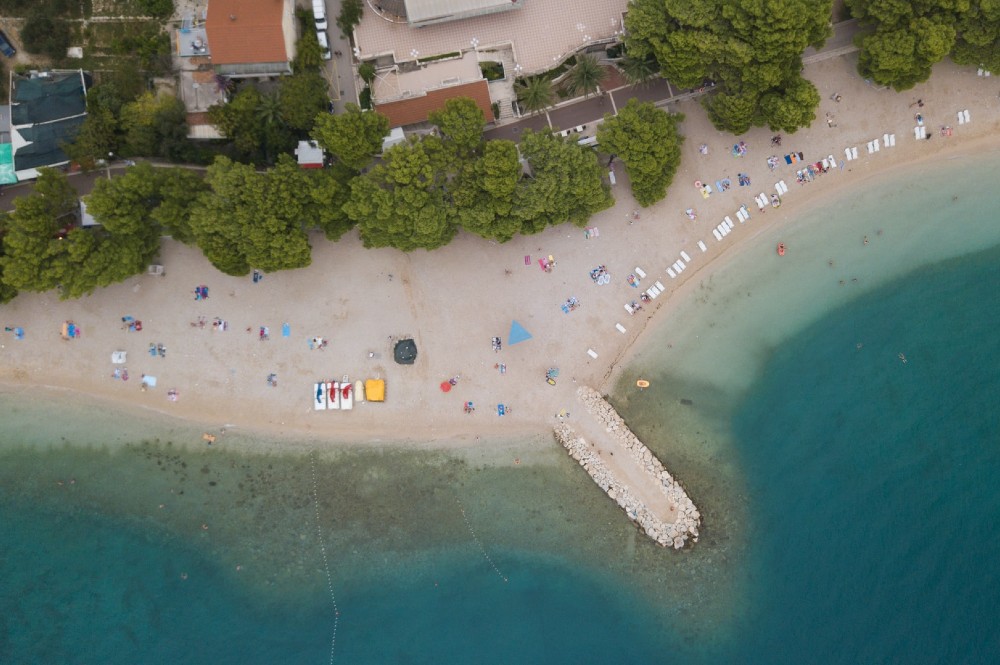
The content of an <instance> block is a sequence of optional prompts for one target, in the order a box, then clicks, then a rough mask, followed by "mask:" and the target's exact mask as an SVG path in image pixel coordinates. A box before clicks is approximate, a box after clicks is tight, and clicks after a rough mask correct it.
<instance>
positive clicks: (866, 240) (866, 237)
mask: <svg viewBox="0 0 1000 665" xmlns="http://www.w3.org/2000/svg"><path fill="white" fill-rule="evenodd" d="M865 244H866V245H867V244H868V236H865Z"/></svg>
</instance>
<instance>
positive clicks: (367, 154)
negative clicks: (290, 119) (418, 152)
mask: <svg viewBox="0 0 1000 665" xmlns="http://www.w3.org/2000/svg"><path fill="white" fill-rule="evenodd" d="M388 134H389V119H388V118H386V117H385V116H384V115H382V114H380V113H376V112H374V111H362V110H361V108H360V107H358V105H357V104H348V105H347V106H346V108H345V109H344V112H343V113H341V114H338V115H331V114H329V113H324V114H322V115H320V116H318V117H317V118H316V124H315V126H314V127H313V130H312V137H313V138H314V139H316V141H317V142H319V144H320V145H321V146H322V147H323V149H324V150H326V151H327V152H329V153H330V154H332V155H333V156H334V157H336V158H337V159H338V160H339V161H340V163H341V164H343V165H344V166H346V167H347V168H349V169H353V170H355V171H360V170H361V169H363V168H364V167H365V166H367V165H368V164H369V163H370V162H371V160H372V157H374V156H375V155H377V154H378V153H380V152H382V139H384V138H385V137H386V136H388Z"/></svg>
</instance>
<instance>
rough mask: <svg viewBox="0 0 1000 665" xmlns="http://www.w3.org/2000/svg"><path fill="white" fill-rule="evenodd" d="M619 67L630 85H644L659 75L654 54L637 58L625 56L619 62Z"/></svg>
mask: <svg viewBox="0 0 1000 665" xmlns="http://www.w3.org/2000/svg"><path fill="white" fill-rule="evenodd" d="M618 68H619V69H620V70H621V72H622V76H624V77H625V82H626V83H628V84H629V85H635V86H639V87H644V86H646V85H648V84H649V82H650V81H652V80H653V78H655V77H656V75H657V71H656V69H657V66H656V60H655V59H654V58H653V57H652V56H646V57H645V58H636V57H632V56H625V57H624V58H622V60H621V62H619V63H618Z"/></svg>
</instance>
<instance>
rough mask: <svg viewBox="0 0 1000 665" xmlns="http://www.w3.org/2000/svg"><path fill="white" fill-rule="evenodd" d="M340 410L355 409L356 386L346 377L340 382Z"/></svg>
mask: <svg viewBox="0 0 1000 665" xmlns="http://www.w3.org/2000/svg"><path fill="white" fill-rule="evenodd" d="M340 408H341V410H343V411H350V410H351V409H353V408H354V384H352V383H351V381H350V379H348V378H347V377H346V376H345V377H344V380H343V381H341V382H340Z"/></svg>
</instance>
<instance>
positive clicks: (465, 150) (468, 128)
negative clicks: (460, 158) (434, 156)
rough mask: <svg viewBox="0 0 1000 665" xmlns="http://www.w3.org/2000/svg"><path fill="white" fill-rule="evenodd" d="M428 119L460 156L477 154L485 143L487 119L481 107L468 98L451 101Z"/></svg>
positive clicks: (433, 112)
mask: <svg viewBox="0 0 1000 665" xmlns="http://www.w3.org/2000/svg"><path fill="white" fill-rule="evenodd" d="M428 118H429V120H430V121H431V122H432V123H433V124H435V125H437V127H438V129H440V130H441V134H442V135H443V136H444V137H445V138H447V139H448V144H449V145H450V146H452V147H454V149H455V151H456V153H458V154H460V155H469V154H471V153H473V152H476V151H477V150H478V149H479V147H480V146H481V145H482V143H483V127H485V126H486V118H485V117H484V116H483V112H482V110H481V109H480V108H479V105H478V104H476V102H475V101H473V100H472V99H470V98H468V97H456V98H455V99H449V100H448V101H446V102H445V104H444V109H442V110H440V111H432V112H431V113H430V115H429V116H428Z"/></svg>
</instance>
